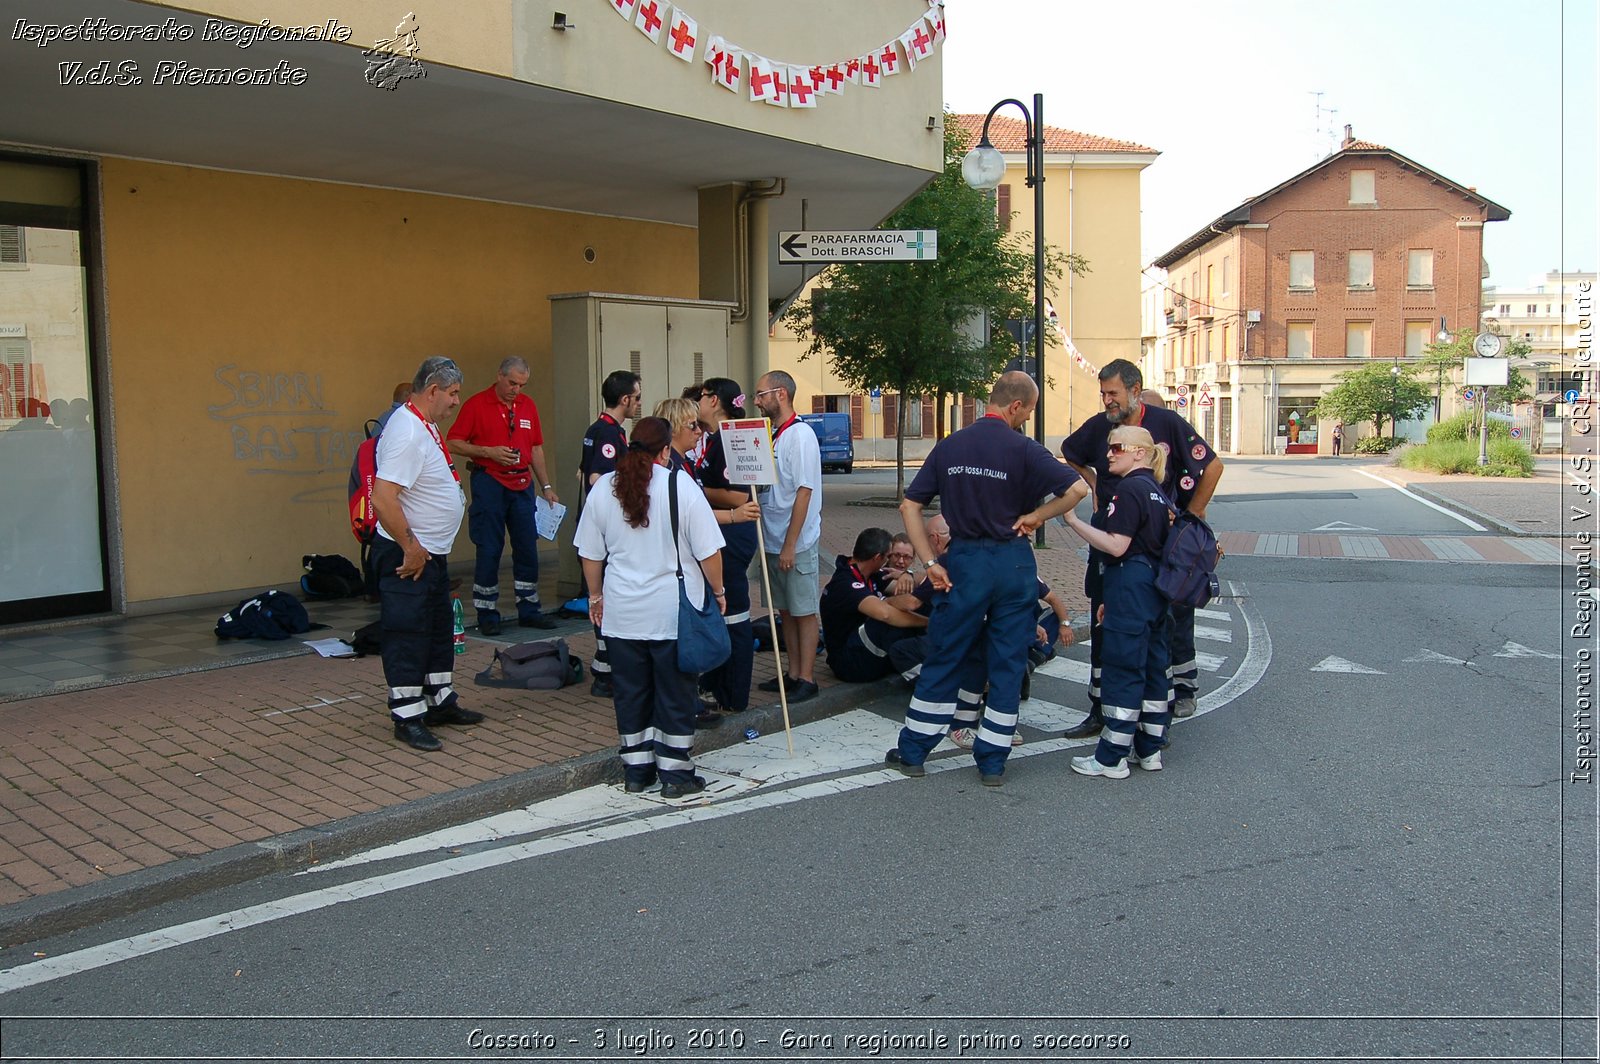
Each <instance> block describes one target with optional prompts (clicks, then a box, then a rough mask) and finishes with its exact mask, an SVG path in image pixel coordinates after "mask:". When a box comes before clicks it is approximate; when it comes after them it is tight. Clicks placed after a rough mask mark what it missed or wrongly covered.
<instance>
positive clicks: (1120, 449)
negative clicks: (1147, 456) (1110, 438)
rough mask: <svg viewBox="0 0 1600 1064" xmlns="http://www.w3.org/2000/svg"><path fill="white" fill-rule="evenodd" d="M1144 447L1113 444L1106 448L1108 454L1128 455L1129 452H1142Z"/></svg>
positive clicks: (1133, 444)
mask: <svg viewBox="0 0 1600 1064" xmlns="http://www.w3.org/2000/svg"><path fill="white" fill-rule="evenodd" d="M1142 450H1144V447H1142V446H1141V445H1139V444H1137V443H1113V444H1111V445H1110V446H1109V447H1107V448H1106V453H1107V454H1126V453H1127V452H1129V451H1142Z"/></svg>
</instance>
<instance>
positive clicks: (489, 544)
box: [467, 472, 540, 624]
mask: <svg viewBox="0 0 1600 1064" xmlns="http://www.w3.org/2000/svg"><path fill="white" fill-rule="evenodd" d="M533 500H534V490H533V487H532V485H529V487H528V488H527V489H526V490H524V491H512V490H511V489H510V488H508V487H506V486H505V485H504V484H501V483H500V482H499V481H498V480H496V479H494V477H491V476H490V475H489V474H487V473H482V472H474V473H473V474H472V506H471V508H470V509H469V510H468V511H467V532H468V534H469V535H470V536H471V537H472V545H473V546H475V547H477V548H478V560H477V563H476V564H475V565H474V566H473V567H472V604H473V606H475V607H476V608H477V610H478V623H479V624H482V623H483V622H484V621H499V620H500V557H501V555H502V554H504V553H505V546H506V533H507V532H510V534H511V579H512V581H513V582H514V583H515V585H516V587H515V590H516V599H517V617H518V618H519V619H521V618H524V617H537V616H538V615H539V613H540V607H539V534H538V531H537V526H536V525H535V524H534V519H533V512H534V507H533Z"/></svg>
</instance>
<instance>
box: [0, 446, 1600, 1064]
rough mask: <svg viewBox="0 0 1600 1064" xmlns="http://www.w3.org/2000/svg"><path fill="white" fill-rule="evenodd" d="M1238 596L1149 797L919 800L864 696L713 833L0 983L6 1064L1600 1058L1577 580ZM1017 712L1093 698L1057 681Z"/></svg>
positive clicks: (962, 762) (515, 858) (1419, 525)
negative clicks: (844, 754)
mask: <svg viewBox="0 0 1600 1064" xmlns="http://www.w3.org/2000/svg"><path fill="white" fill-rule="evenodd" d="M1235 472H1236V471H1235V470H1232V469H1230V481H1229V482H1228V489H1227V490H1226V491H1224V492H1223V496H1224V497H1223V498H1222V499H1219V501H1218V503H1217V504H1216V507H1215V508H1214V511H1213V516H1216V517H1217V518H1218V521H1219V523H1223V522H1224V518H1223V516H1221V515H1223V514H1224V513H1225V514H1226V518H1225V523H1226V525H1227V526H1228V527H1232V528H1256V527H1257V526H1256V525H1253V524H1252V523H1250V521H1251V519H1250V518H1249V515H1253V514H1254V515H1264V516H1262V517H1260V518H1257V519H1255V520H1258V521H1261V522H1264V521H1268V520H1271V521H1277V520H1280V519H1281V520H1284V521H1288V520H1291V519H1294V520H1298V521H1299V522H1300V524H1301V525H1304V524H1306V523H1307V522H1316V523H1325V522H1324V521H1323V520H1322V519H1323V518H1324V517H1326V516H1328V515H1329V514H1332V513H1337V514H1340V515H1343V516H1340V517H1338V518H1337V519H1338V520H1343V521H1347V522H1350V523H1352V524H1358V525H1365V526H1388V527H1382V530H1383V531H1385V532H1398V531H1400V528H1399V527H1397V526H1399V525H1403V524H1405V523H1408V522H1409V523H1410V525H1412V526H1414V527H1415V528H1416V530H1417V531H1419V532H1421V531H1441V532H1442V531H1448V532H1451V533H1452V534H1457V533H1459V532H1460V531H1461V526H1460V525H1459V523H1456V522H1454V521H1453V520H1452V519H1450V518H1447V517H1445V516H1443V515H1440V514H1437V513H1434V512H1433V511H1427V510H1426V509H1425V508H1424V507H1421V506H1420V505H1418V504H1416V503H1413V502H1411V501H1409V500H1407V499H1405V497H1404V496H1400V495H1399V494H1398V493H1394V492H1390V491H1388V490H1387V489H1382V488H1380V487H1378V486H1377V485H1373V488H1372V489H1370V491H1369V489H1367V488H1365V487H1361V486H1359V485H1356V484H1355V483H1354V481H1353V480H1352V481H1351V482H1349V483H1346V481H1345V479H1344V477H1345V476H1350V477H1354V474H1346V473H1343V472H1341V473H1340V474H1339V475H1337V476H1330V478H1329V479H1328V480H1327V481H1326V483H1319V484H1318V485H1317V486H1316V487H1314V488H1312V490H1311V491H1310V493H1309V496H1310V497H1308V498H1304V499H1301V500H1299V501H1298V502H1297V501H1295V500H1282V501H1281V502H1278V501H1271V502H1269V501H1262V500H1260V499H1257V501H1247V497H1249V496H1260V495H1271V494H1273V493H1274V492H1275V491H1276V490H1277V489H1276V487H1275V485H1274V483H1273V481H1274V478H1273V477H1272V476H1271V474H1270V471H1269V472H1267V473H1263V474H1261V475H1260V476H1252V475H1250V474H1249V472H1248V471H1247V470H1243V469H1241V470H1238V471H1237V472H1238V474H1239V475H1238V476H1236V477H1235V476H1234V473H1235ZM874 475H875V476H876V475H879V474H874ZM855 476H856V477H859V476H860V474H856V475H855ZM890 476H891V477H892V471H890ZM862 483H863V485H864V486H866V482H865V481H863V482H862ZM830 486H831V484H830ZM891 490H892V489H891ZM1283 490H1289V489H1288V488H1287V487H1286V488H1284V489H1283ZM1324 492H1349V493H1350V494H1351V495H1353V498H1327V497H1323V496H1322V493H1324ZM1373 492H1376V493H1378V494H1373ZM1384 492H1387V494H1382V493H1384ZM1407 507H1410V508H1411V510H1408V509H1407ZM1269 508H1270V509H1269ZM1413 511H1424V512H1421V513H1417V512H1413ZM1297 514H1298V515H1299V516H1298V517H1296V516H1295V515H1297ZM1284 527H1285V529H1287V530H1305V529H1302V528H1300V527H1298V526H1289V525H1285V526H1284ZM1312 527H1315V526H1314V525H1313V526H1312ZM1259 530H1263V531H1266V530H1272V529H1270V528H1267V527H1265V525H1264V524H1263V525H1261V526H1260V527H1259ZM1226 575H1227V576H1228V578H1229V580H1230V581H1231V582H1232V583H1233V585H1234V590H1236V591H1237V592H1238V594H1239V597H1238V599H1237V600H1233V601H1230V602H1227V603H1221V604H1218V607H1217V611H1216V612H1218V613H1219V614H1221V615H1222V619H1219V620H1215V621H1213V622H1211V624H1210V625H1208V626H1210V627H1215V628H1216V629H1218V630H1221V631H1226V632H1228V633H1229V638H1228V640H1226V641H1223V640H1220V638H1219V639H1216V640H1213V641H1211V643H1210V644H1209V649H1210V650H1212V651H1215V652H1216V656H1217V657H1218V658H1219V659H1222V663H1221V664H1220V665H1219V666H1218V668H1217V671H1216V672H1215V673H1213V674H1210V675H1208V677H1207V680H1206V682H1205V685H1204V688H1205V690H1206V691H1208V692H1211V694H1212V697H1211V701H1212V702H1216V701H1217V693H1218V692H1220V691H1223V690H1234V691H1236V692H1237V697H1233V698H1232V699H1231V700H1229V701H1227V702H1226V704H1220V705H1218V704H1213V705H1207V703H1206V700H1205V699H1203V700H1202V706H1203V708H1204V709H1205V710H1206V712H1205V713H1203V715H1201V716H1199V717H1197V718H1195V719H1193V720H1191V721H1188V722H1184V723H1183V724H1181V725H1180V726H1179V727H1178V728H1177V729H1176V733H1175V736H1174V744H1173V748H1172V750H1171V751H1170V753H1169V754H1168V756H1167V758H1166V764H1167V767H1166V769H1165V770H1164V771H1163V772H1161V773H1159V774H1150V773H1142V772H1138V771H1135V773H1134V775H1133V776H1132V777H1131V778H1129V779H1127V780H1123V781H1111V780H1104V779H1086V778H1082V777H1078V776H1075V775H1073V774H1072V773H1071V772H1070V771H1068V768H1067V759H1068V757H1069V756H1071V754H1072V753H1080V752H1083V751H1082V750H1079V749H1072V750H1070V751H1069V750H1066V749H1062V748H1061V747H1062V745H1063V744H1061V743H1060V742H1059V741H1058V740H1057V741H1054V742H1052V740H1051V739H1050V737H1049V736H1050V734H1051V733H1047V732H1043V731H1039V730H1035V729H1030V731H1029V733H1028V736H1029V740H1030V741H1029V744H1028V746H1025V747H1023V748H1022V751H1020V752H1019V753H1021V754H1022V755H1024V756H1019V757H1017V758H1016V759H1015V760H1014V761H1013V763H1012V766H1011V768H1010V770H1009V771H1008V773H1007V783H1006V786H1005V787H1004V788H1002V789H1000V790H997V791H996V790H988V789H983V788H980V787H979V786H978V785H977V776H976V773H975V772H974V771H973V770H972V768H971V767H970V761H969V760H967V759H966V758H965V756H964V755H960V754H952V755H950V756H949V759H948V761H947V762H944V763H941V767H942V766H943V765H944V764H947V765H948V768H947V769H945V770H942V771H935V772H932V773H930V775H929V777H928V778H926V779H923V780H906V779H902V778H900V777H899V776H898V775H895V774H891V773H886V772H883V771H882V770H880V769H877V768H874V767H872V764H871V762H873V761H875V760H876V759H877V758H878V757H880V756H881V745H882V743H881V736H882V735H883V734H885V731H884V729H887V732H886V733H887V734H890V735H892V731H893V722H894V721H896V720H897V719H898V715H899V713H900V712H901V711H902V710H903V705H904V698H903V696H895V697H890V698H884V699H880V700H879V701H877V702H875V703H873V704H871V705H869V706H866V707H864V709H865V710H866V713H865V714H861V715H860V719H859V720H858V721H857V723H858V724H860V725H861V727H862V729H863V730H861V731H858V732H855V733H847V734H845V735H844V736H843V738H841V737H840V733H839V732H838V731H837V730H834V731H829V730H827V727H828V725H829V722H821V723H820V724H818V725H813V726H808V729H806V730H802V731H801V732H799V733H797V735H796V743H797V747H800V748H801V749H802V751H803V750H805V749H807V747H808V744H810V745H812V746H818V745H826V744H829V743H837V744H838V745H840V746H841V747H848V746H849V744H850V743H851V742H855V744H856V748H857V752H858V753H860V752H861V751H862V750H864V751H865V752H864V753H861V756H860V757H859V758H858V759H857V760H856V761H855V762H853V763H847V762H848V758H846V761H843V762H841V761H835V762H830V763H829V765H830V767H827V768H825V769H820V770H818V771H815V772H805V771H803V772H802V773H801V775H800V776H799V777H798V778H796V779H794V780H792V781H791V782H788V783H783V784H778V785H776V786H774V787H769V788H762V789H757V790H750V791H742V792H738V793H731V794H730V795H729V796H728V797H726V798H724V799H721V800H719V801H718V802H716V803H714V804H712V805H710V806H707V807H705V808H703V809H700V810H697V811H690V810H683V809H668V808H664V807H662V806H659V805H644V806H641V807H637V808H636V807H634V806H628V805H624V806H622V807H620V809H621V811H617V810H618V808H619V807H617V806H615V805H611V806H605V807H604V810H603V811H602V814H601V815H590V816H589V817H588V818H587V819H584V817H583V816H581V815H580V816H578V817H577V818H576V819H574V818H573V817H570V816H569V817H568V818H566V819H565V820H561V821H559V822H557V821H555V820H552V821H551V822H549V823H548V824H544V825H543V826H531V827H530V826H525V829H515V828H506V829H504V830H505V831H506V832H507V833H506V834H503V835H502V837H500V838H498V839H496V838H492V837H490V835H491V834H492V833H488V834H484V835H481V836H479V837H478V838H477V839H476V841H474V839H473V837H472V836H471V835H470V833H469V834H464V835H460V836H457V837H456V841H453V842H451V841H442V842H429V843H427V844H425V845H424V846H423V847H422V848H420V849H419V850H418V851H417V852H414V853H410V854H403V855H400V856H395V857H391V858H389V859H387V860H383V861H372V862H362V863H351V864H349V865H348V866H345V867H342V868H337V869H329V870H327V871H325V872H322V873H318V874H315V875H302V876H298V877H282V878H274V879H267V880H262V881H258V882H255V883H252V884H248V885H245V886H242V887H238V888H233V889H230V890H227V891H222V892H219V893H217V894H214V895H209V896H205V897H201V898H195V899H191V900H188V901H186V902H183V903H181V904H174V905H171V906H167V907H164V908H162V909H158V910H153V911H150V912H146V913H142V914H139V915H138V916H135V917H130V918H128V919H125V920H120V921H116V922H113V923H109V924H106V925H102V926H101V927H98V928H94V929H92V930H89V931H85V932H80V933H78V934H75V935H72V936H67V937H65V938H62V939H60V940H55V941H50V942H42V943H36V944H32V945H30V946H27V947H23V948H22V950H21V951H20V952H21V953H22V955H21V956H14V957H10V958H8V957H6V956H5V955H0V965H4V966H5V967H6V968H7V969H8V970H7V971H4V972H0V1016H3V1017H8V1018H5V1019H3V1020H0V1046H3V1055H4V1056H5V1057H6V1058H8V1059H9V1058H12V1057H13V1056H16V1057H23V1056H40V1055H50V1056H54V1057H56V1058H58V1059H59V1058H73V1059H78V1058H84V1057H88V1056H91V1055H95V1054H102V1055H103V1054H110V1055H112V1056H114V1057H116V1058H117V1059H133V1058H136V1057H139V1056H155V1055H162V1056H167V1057H175V1058H179V1059H189V1058H193V1057H198V1056H207V1055H208V1056H224V1055H225V1056H241V1055H252V1056H256V1057H257V1058H266V1059H313V1058H315V1059H371V1058H376V1057H389V1058H391V1059H396V1058H398V1059H440V1058H445V1057H453V1058H457V1059H481V1058H490V1059H564V1060H574V1059H625V1058H631V1059H679V1060H686V1059H745V1060H751V1059H766V1060H799V1059H825V1060H838V1059H852V1058H853V1059H941V1060H944V1059H968V1060H1000V1059H1033V1060H1040V1059H1088V1058H1096V1057H1098V1058H1105V1059H1132V1058H1143V1059H1152V1058H1165V1059H1190V1058H1196V1057H1210V1058H1213V1059H1262V1058H1267V1057H1272V1058H1277V1059H1282V1058H1285V1057H1299V1058H1302V1059H1321V1058H1329V1057H1335V1056H1337V1057H1342V1058H1344V1059H1376V1058H1382V1057H1394V1056H1407V1055H1411V1056H1416V1055H1421V1056H1428V1057H1431V1058H1434V1059H1466V1058H1482V1057H1496V1058H1499V1059H1531V1058H1534V1057H1545V1058H1549V1057H1552V1056H1560V1055H1561V1054H1562V1053H1563V1052H1568V1053H1573V1054H1579V1053H1582V1054H1586V1055H1587V1056H1588V1057H1589V1058H1592V1055H1593V1052H1594V1048H1595V1042H1594V1021H1593V1018H1592V1017H1593V1015H1594V1003H1595V995H1596V984H1595V979H1594V956H1595V934H1594V924H1595V913H1596V904H1595V890H1594V883H1593V878H1592V871H1593V869H1594V867H1595V853H1594V837H1595V833H1594V826H1595V824H1594V818H1593V792H1592V790H1587V789H1585V790H1582V791H1581V792H1579V791H1574V790H1573V789H1571V788H1569V787H1568V786H1566V785H1565V783H1564V781H1565V779H1566V768H1567V766H1565V765H1564V764H1563V760H1562V759H1563V746H1562V743H1563V739H1562V736H1563V734H1564V733H1563V728H1564V727H1565V725H1566V721H1565V719H1564V718H1563V716H1562V695H1561V689H1562V685H1563V683H1564V660H1563V658H1562V655H1563V654H1565V653H1566V650H1567V647H1566V645H1565V633H1564V632H1563V631H1562V630H1561V626H1560V623H1559V610H1560V601H1561V594H1562V592H1561V589H1560V587H1559V585H1558V581H1559V574H1558V573H1557V571H1556V570H1555V569H1554V568H1553V567H1539V566H1504V567H1501V566H1487V565H1475V566H1458V565H1441V564H1424V563H1408V562H1355V561H1326V560H1315V559H1305V560H1299V559H1277V558H1271V559H1269V558H1241V559H1231V560H1230V561H1229V563H1228V567H1227V574H1226ZM1202 649H1208V646H1207V645H1203V646H1202ZM1084 656H1086V655H1085V654H1084V648H1074V649H1073V650H1072V651H1071V652H1069V657H1071V658H1073V659H1074V660H1081V659H1082V658H1083V657H1084ZM1247 666H1251V667H1254V666H1260V667H1261V669H1262V671H1261V672H1260V674H1259V677H1258V678H1256V679H1254V680H1253V681H1250V682H1249V683H1246V682H1242V681H1241V682H1238V683H1233V682H1231V681H1230V679H1229V678H1230V677H1234V676H1240V675H1244V674H1246V673H1249V672H1250V669H1249V668H1247ZM1036 694H1038V695H1040V696H1041V697H1042V698H1044V699H1046V700H1048V701H1050V702H1053V703H1054V704H1055V705H1056V706H1058V707H1060V706H1067V707H1070V706H1074V705H1077V706H1081V705H1082V702H1083V699H1082V690H1081V686H1079V685H1077V684H1076V683H1075V682H1074V681H1073V680H1071V679H1069V678H1062V677H1056V678H1050V679H1047V680H1045V681H1043V682H1042V683H1040V684H1039V685H1038V686H1037V687H1036ZM1034 719H1035V720H1036V721H1037V720H1039V719H1040V718H1038V717H1037V716H1036V717H1035V718H1034ZM1028 720H1029V715H1028V713H1027V712H1026V711H1025V712H1024V721H1025V723H1027V722H1028ZM810 729H818V730H817V731H814V732H813V731H811V730H810ZM851 735H855V736H858V737H859V736H862V735H867V736H871V737H873V738H874V739H877V740H878V742H879V745H878V746H873V745H872V740H869V739H860V738H856V739H854V740H852V739H851V737H850V736H851ZM607 800H608V801H615V800H616V799H615V798H612V799H607ZM1585 803H1587V805H1586V804H1585ZM552 815H553V814H552ZM219 914H230V915H225V916H223V915H219ZM172 943H177V944H175V945H174V944H172ZM35 952H37V953H38V954H42V955H43V956H42V957H34V956H30V954H33V953H35ZM8 960H9V963H8ZM30 965H32V966H36V967H33V968H30ZM39 965H44V966H45V967H42V968H41V967H37V966H39ZM30 971H33V972H36V973H37V972H47V974H49V975H50V977H48V978H42V979H40V981H37V982H31V983H30V982H28V977H27V975H26V973H28V972H30ZM7 978H9V979H10V980H11V981H10V982H6V981H5V980H6V979H7ZM23 984H27V985H23ZM7 991H9V992H7ZM30 1016H31V1017H34V1018H31V1019H30V1018H26V1017H30ZM140 1016H154V1017H162V1018H155V1019H144V1020H141V1019H137V1018H135V1017H140ZM1562 1016H1587V1017H1589V1019H1588V1020H1587V1021H1585V1022H1568V1023H1565V1024H1564V1023H1563V1021H1562V1019H1561V1017H1562ZM66 1017H113V1018H111V1019H87V1018H78V1019H67V1018H66ZM785 1030H787V1031H789V1032H790V1034H789V1035H785V1034H784V1033H783V1032H784V1031H785ZM475 1032H476V1033H475ZM847 1036H848V1037H849V1038H850V1039H851V1040H850V1041H849V1042H847V1041H846V1038H847ZM1564 1036H1565V1038H1566V1041H1565V1043H1564V1042H1563V1037H1564ZM496 1037H499V1038H501V1039H502V1041H503V1042H504V1043H505V1045H504V1047H503V1048H496V1046H495V1045H494V1044H493V1039H495V1038H496ZM546 1039H553V1041H549V1042H547V1041H546ZM669 1039H670V1044H669V1042H668V1040H669ZM963 1039H965V1040H966V1042H965V1043H963V1041H962V1040H963ZM485 1040H488V1044H487V1045H485ZM762 1040H765V1041H764V1042H763V1041H762ZM941 1040H943V1042H942V1045H941ZM1124 1040H1125V1041H1124ZM735 1042H737V1043H738V1044H737V1045H736V1044H735Z"/></svg>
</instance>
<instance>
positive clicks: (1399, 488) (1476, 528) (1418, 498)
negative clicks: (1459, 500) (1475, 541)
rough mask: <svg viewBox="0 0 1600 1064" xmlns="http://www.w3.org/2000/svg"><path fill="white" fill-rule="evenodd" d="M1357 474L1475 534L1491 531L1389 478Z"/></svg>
mask: <svg viewBox="0 0 1600 1064" xmlns="http://www.w3.org/2000/svg"><path fill="white" fill-rule="evenodd" d="M1356 472H1357V473H1360V474H1361V475H1362V476H1364V477H1368V478H1370V479H1372V480H1376V481H1377V482H1378V483H1379V484H1382V485H1384V486H1385V487H1390V488H1393V489H1394V490H1395V491H1398V492H1399V493H1400V494H1401V495H1404V496H1405V497H1406V498H1408V499H1414V500H1415V501H1417V502H1420V503H1421V504H1422V505H1424V506H1426V507H1428V508H1430V509H1434V510H1438V511H1439V512H1440V513H1442V514H1444V515H1445V516H1446V517H1450V518H1454V519H1455V520H1457V521H1460V522H1461V523H1462V524H1464V525H1466V526H1467V527H1468V528H1470V529H1472V530H1473V531H1474V532H1487V531H1489V530H1488V529H1487V528H1484V527H1483V526H1482V525H1480V524H1478V522H1476V521H1470V520H1468V519H1467V518H1465V517H1462V516H1461V515H1460V514H1458V513H1456V512H1455V511H1454V510H1451V509H1448V508H1447V507H1444V506H1440V505H1439V504H1438V503H1436V502H1430V501H1429V500H1427V499H1424V498H1423V497H1422V496H1421V495H1417V494H1414V493H1413V492H1410V491H1407V490H1406V489H1405V487H1404V486H1403V485H1400V484H1396V483H1395V482H1394V481H1392V480H1390V479H1389V478H1388V477H1380V476H1379V475H1378V474H1376V473H1369V472H1367V471H1366V470H1365V469H1357V470H1356Z"/></svg>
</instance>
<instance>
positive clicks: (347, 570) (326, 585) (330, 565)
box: [300, 554, 366, 598]
mask: <svg viewBox="0 0 1600 1064" xmlns="http://www.w3.org/2000/svg"><path fill="white" fill-rule="evenodd" d="M300 565H301V567H302V568H304V569H305V571H306V575H305V576H302V577H301V578H300V590H301V591H304V592H305V593H306V597H307V598H350V597H351V596H352V595H359V594H361V593H362V592H363V591H365V590H366V581H364V580H363V579H362V577H361V570H360V569H357V568H356V566H355V563H354V562H352V561H351V560H350V559H349V558H346V557H345V556H344V555H342V554H307V555H305V556H304V557H302V558H301V559H300Z"/></svg>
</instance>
